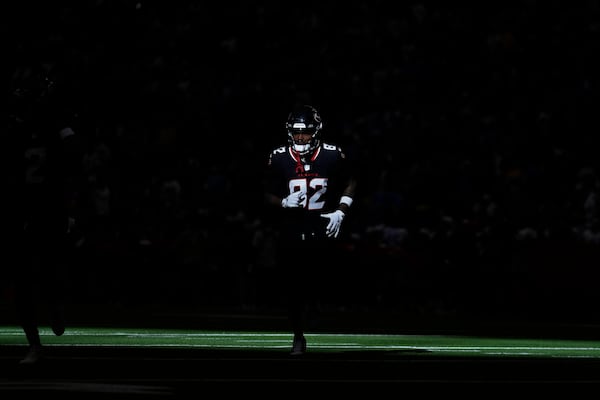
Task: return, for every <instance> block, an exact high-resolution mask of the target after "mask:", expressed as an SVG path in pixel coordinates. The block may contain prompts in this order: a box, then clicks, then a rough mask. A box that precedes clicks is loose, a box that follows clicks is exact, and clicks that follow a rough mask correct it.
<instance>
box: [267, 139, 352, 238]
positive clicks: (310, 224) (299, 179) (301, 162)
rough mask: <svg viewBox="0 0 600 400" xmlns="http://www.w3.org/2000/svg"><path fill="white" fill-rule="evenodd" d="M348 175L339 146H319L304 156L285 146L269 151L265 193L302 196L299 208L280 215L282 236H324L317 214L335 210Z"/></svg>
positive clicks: (346, 165)
mask: <svg viewBox="0 0 600 400" xmlns="http://www.w3.org/2000/svg"><path fill="white" fill-rule="evenodd" d="M351 175H352V174H351V171H350V168H349V165H348V162H347V159H346V156H345V154H344V152H343V151H342V149H341V148H340V147H339V146H335V145H331V144H326V143H323V144H322V145H321V146H320V147H318V148H317V149H316V150H315V151H314V153H313V154H312V155H310V154H309V155H306V156H299V155H298V154H297V153H296V152H294V151H293V150H292V149H291V148H290V147H289V146H282V147H278V148H276V149H275V150H273V151H272V152H271V154H270V156H269V160H268V170H267V186H266V190H267V191H268V192H269V193H272V194H274V195H277V196H279V197H281V198H284V197H287V196H288V195H289V194H290V193H292V192H296V191H300V190H301V191H304V192H305V193H306V197H305V199H304V202H303V207H300V208H290V209H286V210H285V212H283V213H281V216H280V218H281V220H280V222H281V224H280V225H281V228H283V230H284V233H288V234H292V235H305V236H309V237H311V236H312V237H324V236H325V228H326V225H327V219H326V218H323V217H321V214H323V213H327V212H331V211H334V210H335V209H336V208H337V206H338V204H339V201H340V197H341V195H342V191H343V190H344V188H345V187H346V184H347V183H348V180H349V179H350V178H351Z"/></svg>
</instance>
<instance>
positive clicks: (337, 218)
mask: <svg viewBox="0 0 600 400" xmlns="http://www.w3.org/2000/svg"><path fill="white" fill-rule="evenodd" d="M345 216H346V214H344V212H343V211H342V210H335V211H334V212H331V213H327V214H321V217H323V218H329V223H328V224H327V230H326V233H327V236H329V237H332V236H333V237H338V234H339V233H340V228H341V226H342V221H343V220H344V217H345Z"/></svg>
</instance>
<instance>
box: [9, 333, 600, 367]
mask: <svg viewBox="0 0 600 400" xmlns="http://www.w3.org/2000/svg"><path fill="white" fill-rule="evenodd" d="M41 334H42V341H43V343H44V344H46V345H48V346H95V347H101V346H111V347H136V348H144V347H160V348H206V349H228V350H232V349H235V350H248V351H252V350H269V351H272V350H278V349H281V350H282V351H287V349H289V347H290V345H291V340H292V337H291V335H290V334H289V333H277V332H260V331H257V332H247V331H244V332H241V331H210V330H180V329H136V328H125V329H124V328H107V327H103V328H94V327H71V328H69V329H68V331H67V332H65V334H64V335H63V336H61V337H56V336H54V335H53V334H52V332H51V331H50V329H49V328H47V327H43V328H42V329H41ZM306 337H307V340H308V342H309V348H310V351H311V352H333V353H335V352H341V351H343V352H351V351H371V352H376V351H382V352H393V351H402V353H403V354H413V353H414V355H419V356H423V357H428V356H444V357H454V356H456V357H480V356H485V357H537V358H540V357H544V358H545V357H547V358H591V359H598V358H600V341H591V340H571V339H569V340H567V339H536V338H493V337H469V336H452V335H391V334H390V335H388V334H333V333H312V334H311V333H309V334H307V335H306ZM2 345H10V346H14V345H26V342H25V338H24V335H23V333H22V331H21V329H20V328H19V327H17V326H0V346H2Z"/></svg>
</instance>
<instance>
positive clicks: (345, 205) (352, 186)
mask: <svg viewBox="0 0 600 400" xmlns="http://www.w3.org/2000/svg"><path fill="white" fill-rule="evenodd" d="M356 185H357V181H356V178H354V177H350V178H348V182H347V183H346V187H345V188H344V190H343V192H342V195H341V197H340V202H339V204H338V207H337V209H338V210H341V211H342V212H343V213H344V214H348V211H350V206H351V205H352V202H353V201H354V195H355V193H356Z"/></svg>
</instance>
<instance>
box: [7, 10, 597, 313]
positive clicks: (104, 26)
mask: <svg viewBox="0 0 600 400" xmlns="http://www.w3.org/2000/svg"><path fill="white" fill-rule="evenodd" d="M475 3H476V4H473V2H464V3H463V2H429V1H398V2H393V1H378V0H375V1H353V0H350V1H344V2H334V1H303V2H285V1H281V2H275V1H256V2H231V1H221V2H205V1H192V0H182V1H171V2H168V1H143V0H142V1H137V2H136V1H129V0H114V1H108V0H94V1H90V0H85V1H72V2H65V1H47V2H42V1H39V2H36V1H19V2H14V4H12V5H3V6H2V7H3V11H2V12H1V13H0V18H1V22H2V24H1V29H2V32H1V34H2V37H3V43H4V45H3V48H2V52H3V53H4V54H3V57H2V59H3V60H4V61H3V62H2V70H3V77H4V78H5V79H3V85H4V88H5V89H6V90H4V92H5V93H8V92H10V90H11V88H12V87H14V85H15V80H16V79H17V77H18V76H21V75H22V74H23V73H24V72H26V71H27V70H28V68H31V67H32V66H36V68H42V69H43V70H44V71H46V72H47V73H48V74H49V75H51V76H52V78H53V79H54V80H55V81H56V84H57V87H59V88H60V93H61V95H62V99H63V100H66V104H67V105H68V107H69V108H70V110H72V111H73V112H74V113H75V114H76V116H77V118H76V123H75V129H76V131H77V132H78V133H79V134H81V135H82V136H83V137H84V138H85V139H86V143H87V145H86V153H85V157H84V160H83V167H84V174H85V185H84V187H83V188H82V191H83V193H84V196H83V198H84V199H85V206H86V208H85V213H84V215H83V218H82V220H81V221H80V229H81V238H80V239H81V240H80V241H79V242H77V244H76V246H75V247H74V255H73V259H72V261H73V263H72V266H71V278H72V282H71V285H72V288H71V289H72V290H71V295H72V301H73V302H74V303H76V304H96V305H104V304H110V305H118V306H124V307H126V306H130V305H131V306H142V307H145V306H147V307H149V308H151V307H155V306H167V307H171V308H173V309H180V308H181V309H183V308H185V309H200V308H205V307H207V308H211V307H212V308H224V309H227V310H232V311H239V310H250V311H262V310H269V309H272V308H278V307H280V304H281V303H280V300H281V299H280V294H281V293H280V288H278V287H277V284H276V283H275V279H274V276H276V274H277V269H278V267H277V264H276V261H277V260H275V259H274V258H273V253H272V244H273V238H274V235H275V232H273V230H272V229H271V227H270V224H269V219H268V217H267V216H266V214H265V210H264V209H263V206H262V193H261V191H260V183H261V172H262V168H263V166H264V163H265V162H266V160H267V156H268V154H269V152H270V151H271V149H272V148H273V147H274V146H276V145H280V144H284V143H285V140H286V133H285V130H284V123H285V119H286V117H287V113H288V112H289V110H290V108H291V107H292V105H294V104H295V103H297V102H306V103H310V104H312V105H314V106H315V107H316V108H317V109H318V110H319V111H320V113H321V115H322V117H323V120H324V131H323V132H324V137H325V140H326V141H331V142H335V143H338V144H340V145H341V146H342V148H344V149H345V150H346V151H347V153H348V154H349V156H351V157H352V158H353V159H355V160H356V162H357V163H358V165H359V166H360V171H359V172H360V173H359V177H360V190H359V192H358V195H357V198H356V199H355V203H354V205H353V211H352V214H351V215H350V216H349V217H348V218H347V219H346V221H345V225H344V229H345V231H344V232H343V236H342V241H341V243H340V249H339V257H340V259H339V260H340V261H339V264H338V265H334V266H332V269H331V271H329V272H328V274H329V275H330V276H334V277H336V279H335V281H334V282H335V283H334V284H332V289H331V297H330V298H329V299H327V301H326V302H327V304H324V306H327V307H330V308H331V309H334V310H339V311H346V310H361V311H365V310H367V311H370V310H374V311H383V312H390V313H394V315H396V313H399V314H400V315H401V316H404V317H407V318H412V317H416V318H421V317H424V318H467V319H480V318H486V319H504V318H506V319H523V320H535V319H540V320H555V321H572V320H577V321H581V322H598V319H599V316H598V315H597V312H596V310H597V308H598V304H599V301H600V293H598V290H597V287H598V284H597V282H598V278H600V273H599V272H598V268H599V266H600V263H599V261H600V252H599V250H600V247H599V246H600V227H599V225H598V217H599V214H598V212H599V211H600V210H599V208H598V207H600V205H599V204H598V202H599V201H600V200H599V199H598V183H599V181H598V157H597V153H598V150H597V149H598V147H597V145H596V144H597V143H598V140H597V136H598V128H599V124H598V118H597V116H598V110H597V106H598V94H599V90H600V88H599V86H598V85H599V83H600V82H599V78H600V68H599V67H600V66H599V62H598V57H597V54H598V50H599V48H598V47H599V46H600V2H599V1H581V2H567V1H552V0H550V1H533V0H530V1H519V2H505V1H502V2H501V1H492V2H475ZM479 3H482V4H479ZM314 279H318V277H314ZM6 297H7V296H5V297H4V298H5V300H6Z"/></svg>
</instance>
